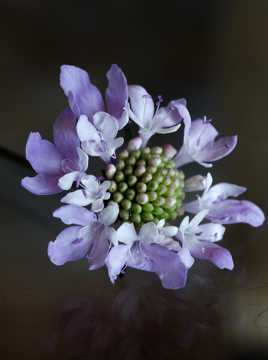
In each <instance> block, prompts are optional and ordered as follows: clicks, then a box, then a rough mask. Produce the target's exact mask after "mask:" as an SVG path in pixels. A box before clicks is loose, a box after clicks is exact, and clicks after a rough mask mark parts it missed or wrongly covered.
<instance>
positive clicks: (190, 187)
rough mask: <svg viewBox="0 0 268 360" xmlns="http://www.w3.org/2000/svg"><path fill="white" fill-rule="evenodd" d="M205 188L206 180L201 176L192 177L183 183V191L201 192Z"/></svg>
mask: <svg viewBox="0 0 268 360" xmlns="http://www.w3.org/2000/svg"><path fill="white" fill-rule="evenodd" d="M205 187H206V178H205V177H204V176H202V175H196V176H192V177H190V178H189V179H187V180H186V181H185V188H184V190H185V191H187V192H191V191H203V190H204V189H205Z"/></svg>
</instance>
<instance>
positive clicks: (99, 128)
mask: <svg viewBox="0 0 268 360" xmlns="http://www.w3.org/2000/svg"><path fill="white" fill-rule="evenodd" d="M118 130H119V128H118V124H117V122H116V119H115V118H114V117H113V116H111V115H109V114H107V113H104V112H98V113H96V114H95V115H94V116H93V124H92V123H91V122H90V121H88V118H87V117H86V116H85V115H81V116H80V117H79V120H78V123H77V133H78V136H79V139H80V141H81V145H82V149H83V150H84V151H85V152H86V153H87V154H88V155H90V156H99V157H101V158H102V160H104V161H105V162H107V163H108V162H109V161H110V160H111V158H114V157H115V150H116V149H117V148H119V147H120V146H122V145H123V142H124V139H123V138H122V137H120V138H115V137H116V135H117V132H118Z"/></svg>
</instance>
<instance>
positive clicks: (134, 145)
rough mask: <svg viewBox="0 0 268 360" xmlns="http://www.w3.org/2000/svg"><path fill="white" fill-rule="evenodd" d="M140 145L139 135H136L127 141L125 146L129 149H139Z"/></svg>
mask: <svg viewBox="0 0 268 360" xmlns="http://www.w3.org/2000/svg"><path fill="white" fill-rule="evenodd" d="M141 145H142V139H141V137H139V136H137V137H135V138H134V139H132V140H130V141H129V143H128V146H127V148H128V150H129V151H134V150H139V149H140V147H141Z"/></svg>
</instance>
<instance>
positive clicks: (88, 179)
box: [61, 175, 111, 212]
mask: <svg viewBox="0 0 268 360" xmlns="http://www.w3.org/2000/svg"><path fill="white" fill-rule="evenodd" d="M80 183H81V186H82V187H83V189H82V190H76V191H73V192H70V193H68V194H67V195H66V196H64V198H62V199H61V202H63V203H66V204H72V205H78V206H87V205H90V204H91V210H92V211H94V212H99V211H101V210H103V208H104V203H103V201H104V200H108V199H110V196H111V194H110V193H109V192H107V190H108V189H109V187H110V183H111V182H110V181H107V180H106V181H104V182H103V183H100V182H99V181H98V179H97V178H96V177H95V176H93V175H85V176H83V177H82V178H81V181H80Z"/></svg>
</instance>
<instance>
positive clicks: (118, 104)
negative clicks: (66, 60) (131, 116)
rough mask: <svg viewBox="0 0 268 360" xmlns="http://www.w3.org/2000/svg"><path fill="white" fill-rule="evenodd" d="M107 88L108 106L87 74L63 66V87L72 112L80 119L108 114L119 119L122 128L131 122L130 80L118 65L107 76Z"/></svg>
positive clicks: (61, 73) (78, 69)
mask: <svg viewBox="0 0 268 360" xmlns="http://www.w3.org/2000/svg"><path fill="white" fill-rule="evenodd" d="M106 76H107V78H108V87H107V89H106V94H105V103H106V106H105V103H104V100H103V97H102V95H101V93H100V91H99V90H98V88H97V87H96V86H95V85H93V84H92V83H91V81H90V77H89V75H88V74H87V72H86V71H85V70H83V69H80V68H79V67H76V66H72V65H62V66H61V72H60V85H61V87H62V89H63V91H64V93H65V95H66V96H67V98H68V101H69V106H70V108H71V109H72V111H73V113H74V114H75V115H76V116H77V117H79V116H80V115H86V116H87V117H88V118H89V119H91V118H92V117H93V115H95V114H96V113H97V112H103V111H105V110H106V111H107V112H108V113H109V114H111V115H112V116H113V118H116V120H115V121H116V123H117V125H118V128H119V129H122V128H123V127H124V126H125V125H126V124H127V122H128V114H127V110H126V108H125V107H126V105H127V100H128V87H127V80H126V77H125V75H124V73H123V71H122V70H121V69H120V68H119V67H118V66H117V65H115V64H113V65H112V66H111V68H110V70H109V71H108V72H107V74H106Z"/></svg>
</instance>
